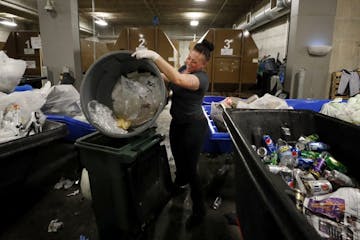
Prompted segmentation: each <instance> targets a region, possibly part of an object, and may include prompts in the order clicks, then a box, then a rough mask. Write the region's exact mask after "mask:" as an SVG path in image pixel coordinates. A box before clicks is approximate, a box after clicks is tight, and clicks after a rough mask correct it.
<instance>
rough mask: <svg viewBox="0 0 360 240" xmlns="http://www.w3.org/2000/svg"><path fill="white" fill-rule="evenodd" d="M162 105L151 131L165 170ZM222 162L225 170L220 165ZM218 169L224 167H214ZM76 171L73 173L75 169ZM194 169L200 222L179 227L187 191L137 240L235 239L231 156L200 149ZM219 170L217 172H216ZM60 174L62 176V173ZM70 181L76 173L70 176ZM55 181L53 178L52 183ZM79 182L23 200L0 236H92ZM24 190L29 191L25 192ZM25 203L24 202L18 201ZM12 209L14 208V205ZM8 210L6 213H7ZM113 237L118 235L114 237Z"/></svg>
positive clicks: (6, 239)
mask: <svg viewBox="0 0 360 240" xmlns="http://www.w3.org/2000/svg"><path fill="white" fill-rule="evenodd" d="M168 108H169V106H167V107H166V108H165V110H164V111H163V112H162V114H161V115H160V116H159V118H158V120H157V131H158V132H159V133H162V134H164V135H165V136H166V138H165V141H164V143H163V144H165V145H166V148H167V152H168V158H169V164H170V169H171V173H172V175H173V172H174V164H173V159H172V156H171V152H170V151H169V146H168V140H167V139H168V137H167V131H168V125H169V121H170V120H169V114H168ZM224 166H225V168H224ZM219 169H222V170H224V169H226V171H225V174H224V171H219ZM76 172H79V171H76ZM199 172H200V175H201V180H202V184H203V188H204V192H205V193H206V206H207V215H206V217H205V220H204V222H203V223H202V224H200V225H198V226H196V227H194V228H193V229H191V230H187V229H185V221H186V219H187V218H188V217H189V216H190V215H191V200H190V196H189V191H187V192H185V193H183V194H181V195H179V196H176V197H174V198H172V199H171V200H170V201H169V202H168V203H167V204H166V205H165V206H164V208H163V209H162V211H161V212H160V213H159V214H158V215H157V217H156V219H154V220H153V221H151V222H150V223H148V225H147V226H145V227H144V229H143V232H142V233H140V234H139V235H138V236H137V237H136V239H138V240H168V239H169V240H177V239H178V240H188V239H194V240H195V239H196V240H202V239H204V240H205V239H206V240H212V239H213V240H241V239H242V238H241V233H240V230H239V227H238V225H237V222H236V217H235V200H234V196H235V192H234V191H235V189H234V188H235V180H236V178H235V176H234V160H233V159H232V155H231V154H223V153H219V154H208V153H203V154H202V155H201V157H200V161H199ZM220 172H221V173H222V174H219V173H220ZM65 177H66V176H65ZM71 178H72V179H73V180H77V179H79V175H76V174H75V175H73V174H72V175H71ZM55 183H56V182H54V184H55ZM79 188H80V186H79V185H78V184H74V185H73V186H72V187H71V188H70V189H67V190H65V189H59V190H56V189H54V188H52V187H51V188H49V191H47V192H45V194H43V195H41V197H39V198H38V199H37V200H36V201H35V202H34V203H32V204H29V206H27V207H26V208H24V209H25V210H24V211H22V214H20V215H19V216H17V217H16V218H14V220H13V221H12V222H10V221H9V222H8V223H7V224H6V225H7V226H5V227H3V230H2V233H1V235H0V240H72V239H74V240H75V239H78V240H79V239H80V240H87V239H88V240H98V239H99V237H98V230H97V225H96V219H95V216H94V214H93V211H92V207H91V201H90V200H87V199H85V198H84V197H83V196H82V194H81V192H80V193H78V194H76V191H77V190H79ZM27 194H30V195H31V193H27ZM216 197H221V203H220V205H219V207H218V208H217V209H216V210H214V209H213V208H212V207H211V206H212V204H213V202H214V200H215V198H216ZM28 199H30V198H29V196H27V195H24V196H22V199H20V201H19V202H20V204H21V202H24V203H26V202H27V201H28ZM24 205H26V204H24ZM15 207H16V206H15ZM10 212H11V211H10ZM55 219H57V220H58V222H62V223H63V225H62V227H60V228H59V229H58V230H57V232H48V226H49V223H50V221H51V220H55ZM119 239H122V238H121V236H119Z"/></svg>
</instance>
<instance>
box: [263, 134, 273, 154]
mask: <svg viewBox="0 0 360 240" xmlns="http://www.w3.org/2000/svg"><path fill="white" fill-rule="evenodd" d="M263 140H264V142H265V145H266V148H267V149H268V150H269V152H270V153H273V152H276V146H275V144H274V141H273V140H272V139H271V137H270V136H269V135H264V136H263Z"/></svg>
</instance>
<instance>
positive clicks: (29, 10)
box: [0, 1, 38, 16]
mask: <svg viewBox="0 0 360 240" xmlns="http://www.w3.org/2000/svg"><path fill="white" fill-rule="evenodd" d="M0 5H3V6H5V7H8V8H11V9H14V10H17V11H21V12H25V13H28V14H31V15H34V16H38V11H37V9H34V8H31V7H28V6H25V5H23V4H21V3H15V2H10V1H0Z"/></svg>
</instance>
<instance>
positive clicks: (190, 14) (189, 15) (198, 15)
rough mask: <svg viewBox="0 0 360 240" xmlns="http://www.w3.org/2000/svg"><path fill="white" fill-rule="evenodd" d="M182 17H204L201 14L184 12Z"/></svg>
mask: <svg viewBox="0 0 360 240" xmlns="http://www.w3.org/2000/svg"><path fill="white" fill-rule="evenodd" d="M184 16H185V17H187V18H189V19H199V18H202V17H204V16H205V14H204V13H203V12H185V13H184Z"/></svg>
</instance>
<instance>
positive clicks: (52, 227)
mask: <svg viewBox="0 0 360 240" xmlns="http://www.w3.org/2000/svg"><path fill="white" fill-rule="evenodd" d="M63 226H64V223H63V222H60V221H59V219H53V220H51V221H50V223H49V226H48V232H57V231H58V230H60V229H61V228H62V227H63Z"/></svg>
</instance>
